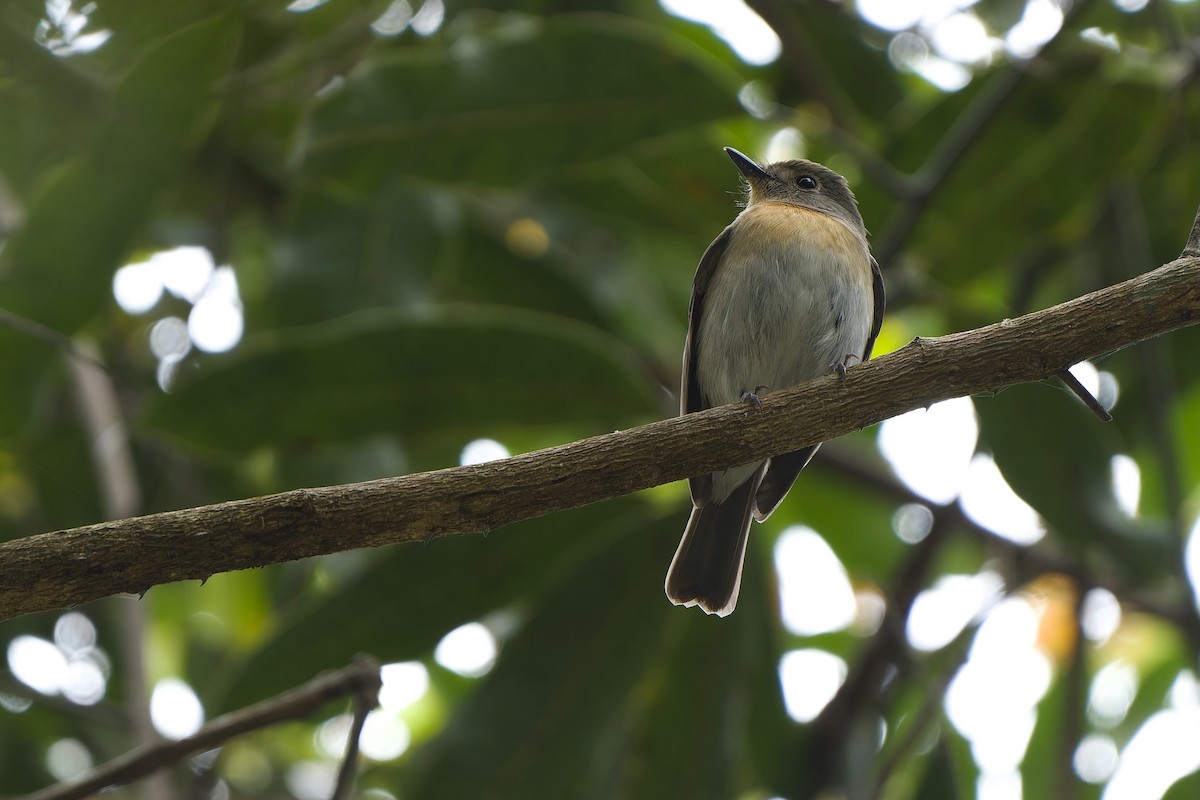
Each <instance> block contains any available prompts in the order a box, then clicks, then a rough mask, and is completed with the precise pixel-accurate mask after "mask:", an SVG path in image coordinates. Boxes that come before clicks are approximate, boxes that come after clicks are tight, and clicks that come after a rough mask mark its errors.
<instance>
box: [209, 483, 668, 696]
mask: <svg viewBox="0 0 1200 800" xmlns="http://www.w3.org/2000/svg"><path fill="white" fill-rule="evenodd" d="M645 513H646V507H645V506H644V504H642V503H639V502H637V501H634V500H628V499H622V500H617V501H613V502H610V503H598V504H595V505H591V506H587V507H585V508H580V509H575V510H573V511H568V512H564V513H561V514H555V515H553V516H548V517H541V518H539V519H534V520H529V521H527V522H523V523H520V524H518V525H513V526H511V527H510V528H506V529H505V530H504V531H501V532H499V533H496V534H494V535H489V536H458V537H453V538H441V539H438V540H436V541H433V542H430V543H429V544H426V545H415V544H408V545H399V546H396V547H391V548H388V549H386V550H383V551H380V552H379V554H378V556H373V557H372V559H371V564H370V566H369V567H367V568H366V569H365V570H363V571H362V572H361V573H359V574H357V575H354V576H352V577H350V578H348V579H347V580H346V581H345V582H344V583H343V584H342V585H341V586H339V587H338V588H337V590H335V591H334V592H332V593H330V594H327V595H324V596H319V597H313V598H312V600H311V602H309V603H308V604H306V606H305V607H304V609H303V610H301V611H298V612H293V613H291V614H289V615H288V616H287V618H286V622H285V624H284V627H283V628H282V629H281V630H280V631H279V633H278V634H276V635H275V636H273V637H271V638H270V639H269V640H267V641H266V642H265V643H264V644H263V646H262V647H260V648H259V649H257V650H255V651H254V652H253V653H252V654H250V655H249V656H248V657H246V658H245V659H244V660H243V659H238V660H234V661H231V662H230V663H229V664H228V665H227V666H226V669H225V672H224V674H222V675H221V676H219V677H218V679H217V680H216V682H215V685H214V686H211V687H209V688H208V691H209V693H210V695H211V696H212V698H213V701H214V702H216V703H217V704H218V706H219V707H220V708H222V709H224V710H230V709H234V708H239V707H241V706H244V705H246V704H248V703H252V702H255V701H257V700H260V699H262V698H265V697H270V696H272V695H274V694H277V693H279V692H281V691H284V690H285V689H287V688H288V687H290V686H295V685H298V684H300V683H302V682H304V681H306V680H308V679H309V678H311V677H312V676H313V675H315V674H316V673H318V672H320V671H321V670H323V669H327V668H328V667H329V665H330V664H338V663H345V662H348V661H349V660H350V659H351V658H353V657H354V655H355V654H356V653H361V652H367V653H370V654H371V655H373V656H375V657H376V658H378V659H380V660H381V661H382V662H385V663H386V662H392V661H405V660H412V659H418V658H424V657H426V656H427V655H428V654H429V653H430V652H431V651H432V650H433V647H434V645H436V644H437V643H438V641H439V640H440V639H441V637H442V636H444V635H445V634H446V633H448V632H449V631H450V630H452V629H453V628H456V627H458V626H459V625H462V624H464V623H467V622H471V621H474V620H478V619H480V618H482V617H483V616H485V615H486V614H488V613H490V612H493V611H495V610H497V609H499V608H504V607H508V606H511V605H513V604H514V603H522V602H529V601H530V599H531V598H536V597H537V595H538V594H539V592H540V591H541V590H542V589H543V588H544V587H545V585H546V584H547V583H548V582H550V581H552V580H555V579H557V578H559V577H561V575H562V574H563V572H564V571H566V570H568V569H573V568H574V564H575V562H576V561H578V560H579V559H580V558H581V557H583V555H584V554H586V553H589V552H590V551H592V550H593V549H595V548H596V546H597V544H598V543H600V542H603V541H605V540H606V539H608V538H611V534H612V533H613V530H614V527H616V526H618V525H619V527H620V530H624V528H625V527H626V526H628V525H629V524H630V520H638V519H640V518H641V517H643V516H644V515H645ZM664 569H665V566H664ZM431 575H436V576H438V579H437V580H436V581H430V580H429V576H431ZM481 587H486V591H481ZM535 602H536V600H535ZM664 602H665V601H664ZM313 631H321V632H322V633H321V646H320V647H319V648H314V647H313Z"/></svg>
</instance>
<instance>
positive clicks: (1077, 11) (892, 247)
mask: <svg viewBox="0 0 1200 800" xmlns="http://www.w3.org/2000/svg"><path fill="white" fill-rule="evenodd" d="M1093 2H1094V0H1080V2H1077V3H1074V4H1073V5H1072V7H1071V8H1070V10H1069V11H1067V13H1066V16H1065V18H1064V19H1063V24H1062V26H1061V27H1060V28H1059V29H1058V33H1056V34H1055V37H1054V39H1051V40H1050V41H1049V42H1047V43H1046V44H1045V45H1043V47H1042V52H1045V51H1046V50H1047V49H1048V48H1050V47H1052V46H1053V45H1054V44H1055V42H1056V41H1057V40H1058V39H1059V38H1061V37H1062V35H1063V33H1064V32H1066V31H1067V30H1069V29H1070V28H1071V26H1072V24H1073V23H1074V22H1075V20H1077V19H1078V18H1079V17H1080V15H1082V14H1083V13H1084V12H1085V11H1086V10H1087V9H1088V7H1089V6H1091V4H1092V3H1093ZM1027 74H1028V70H1027V68H1026V64H1025V63H1024V62H1020V61H1014V62H1012V63H1010V64H1009V65H1008V66H1007V67H1005V68H1004V70H1003V71H1001V72H1000V73H998V74H997V75H995V76H994V77H992V79H991V80H990V82H989V83H988V85H987V86H985V87H984V88H983V90H982V91H981V92H980V94H979V96H978V97H976V98H975V99H974V100H973V101H972V103H971V105H970V106H969V107H968V108H967V109H966V111H964V112H963V113H962V114H961V115H960V116H959V117H958V119H956V120H955V122H954V125H953V126H952V127H951V128H950V130H949V132H947V134H946V135H945V136H944V137H943V138H942V139H941V141H940V142H939V143H938V147H937V150H935V151H934V153H933V155H932V156H930V158H929V160H928V161H927V162H926V163H925V165H924V166H922V167H921V169H920V171H919V172H918V173H917V174H916V176H915V181H916V186H917V189H916V191H915V192H914V193H913V194H912V195H911V196H910V197H909V199H908V200H907V201H906V202H905V203H903V204H902V205H901V207H900V210H899V211H897V212H896V214H895V215H894V217H893V218H892V219H891V220H890V221H889V222H888V226H887V230H886V231H885V232H884V234H883V236H882V237H880V241H879V244H878V246H877V247H876V248H875V257H876V258H877V259H879V263H880V264H889V263H891V261H892V259H893V258H895V256H896V254H897V253H899V252H900V248H901V247H902V246H903V244H904V241H905V239H907V238H908V235H909V234H910V233H912V231H913V229H914V228H915V227H916V225H917V222H918V221H919V220H920V219H921V216H922V215H923V214H924V213H925V209H926V207H927V206H928V205H929V203H930V201H931V200H932V199H933V196H934V194H936V193H937V191H938V189H939V188H941V186H942V184H943V183H944V182H945V180H946V178H947V177H948V176H949V175H950V173H951V171H953V169H954V168H955V167H956V166H958V164H959V162H960V160H961V159H962V157H963V156H964V155H966V153H967V151H968V150H969V149H970V148H971V146H972V145H974V144H975V143H976V142H977V141H978V140H979V138H980V136H981V135H982V133H983V132H984V130H986V129H987V127H988V126H989V125H990V124H991V122H992V120H994V119H995V118H996V115H997V114H998V113H999V111H1000V109H1001V108H1003V107H1004V104H1005V103H1006V102H1008V99H1009V98H1010V97H1011V96H1012V94H1013V92H1014V91H1016V89H1017V87H1018V86H1020V84H1021V83H1022V81H1024V79H1025V77H1026V75H1027Z"/></svg>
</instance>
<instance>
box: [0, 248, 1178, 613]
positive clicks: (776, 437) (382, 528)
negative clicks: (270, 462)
mask: <svg viewBox="0 0 1200 800" xmlns="http://www.w3.org/2000/svg"><path fill="white" fill-rule="evenodd" d="M1197 322H1200V258H1196V257H1190V258H1180V259H1177V260H1175V261H1173V262H1171V263H1169V264H1166V265H1164V266H1162V267H1160V268H1158V269H1156V270H1154V271H1152V272H1149V273H1146V274H1145V275H1141V276H1138V277H1136V278H1133V279H1131V280H1128V281H1125V282H1123V283H1119V284H1117V285H1115V286H1110V287H1108V288H1106V289H1101V290H1099V291H1096V292H1092V293H1090V294H1087V295H1084V296H1082V297H1079V298H1076V299H1074V300H1070V301H1068V302H1066V303H1062V304H1061V305H1057V306H1054V307H1052V308H1048V309H1045V310H1043V311H1038V312H1035V313H1032V314H1027V315H1025V316H1022V317H1018V318H1017V319H1011V320H1003V321H1002V322H998V323H995V324H993V325H988V326H986V327H983V328H978V329H976V330H973V331H966V332H963V333H955V334H951V335H949V336H942V337H939V338H936V339H915V340H913V341H912V342H911V343H909V344H908V345H906V346H905V347H903V348H901V349H900V350H897V351H896V352H893V353H889V354H887V355H885V356H883V357H881V358H878V359H873V360H871V361H869V362H867V363H866V364H862V365H860V366H856V367H853V368H852V369H850V370H849V371H848V372H847V373H846V375H845V377H839V376H837V375H830V376H828V377H825V378H820V379H817V380H814V381H810V382H809V383H805V384H802V385H800V386H796V387H793V388H791V389H787V390H784V391H779V392H775V393H772V394H769V395H767V396H766V397H764V398H763V399H762V405H761V408H754V407H751V406H749V405H748V404H745V403H733V404H730V405H726V406H721V407H719V408H713V409H709V410H706V411H702V412H699V413H695V414H688V415H686V416H682V417H675V418H672V419H666V420H662V421H659V422H654V423H651V424H649V425H644V426H642V427H639V428H634V429H631V430H626V431H617V432H615V433H610V434H606V435H604V436H597V437H593V438H591V439H584V440H582V441H578V442H573V443H571V444H566V445H562V446H559V447H553V448H549V449H546V450H540V451H537V452H534V453H527V454H524V455H518V456H514V457H512V458H508V459H505V460H503V461H495V462H490V463H486V464H477V465H472V466H467V467H456V468H452V469H443V470H438V471H436V472H427V473H421V474H416V475H405V476H401V477H397V478H384V479H381V480H375V481H368V482H365V483H356V484H349V485H346V486H332V487H324V488H318V489H297V490H294V491H289V492H284V493H282V494H276V495H269V496H266V497H256V498H251V499H247V500H236V501H233V502H227V503H218V504H216V505H210V506H202V507H199V508H192V509H185V510H182V511H168V512H164V513H161V514H152V515H149V516H144V517H135V518H132V519H126V520H120V521H116V522H105V523H100V524H97V525H89V526H85V527H82V528H73V529H70V530H65V531H59V532H55V533H44V534H39V535H36V536H30V537H27V538H24V539H16V540H13V541H9V542H5V543H3V544H0V620H3V619H10V618H12V617H15V616H19V615H21V614H27V613H31V612H35V611H45V610H49V609H53V608H60V607H62V606H66V605H73V604H76V603H82V602H85V601H88V600H93V599H96V598H98V597H104V596H106V595H110V594H114V593H117V592H135V593H141V592H144V591H146V590H147V589H148V588H150V587H151V586H154V585H156V584H159V583H167V582H170V581H178V580H189V579H190V580H204V579H206V578H207V577H208V576H210V575H211V574H213V573H215V572H225V571H229V570H235V569H248V568H251V567H259V566H263V565H266V564H276V563H280V562H283V561H291V560H295V559H300V558H306V557H309V556H316V555H323V554H327V553H333V552H339V551H343V550H350V549H354V548H360V547H379V546H382V545H387V544H395V543H397V542H411V541H425V540H429V539H433V538H437V537H439V536H449V535H451V534H462V533H483V532H487V531H491V530H495V529H496V528H499V527H502V526H504V525H509V524H512V523H514V522H518V521H521V520H525V519H530V518H532V517H538V516H541V515H543V514H549V513H551V512H554V511H562V510H564V509H568V508H575V507H578V506H582V505H586V504H588V503H594V502H597V501H600V500H607V499H610V498H614V497H619V496H621V495H625V494H629V493H631V492H636V491H639V490H641V489H646V488H649V487H652V486H658V485H660V484H663V483H668V482H671V481H676V480H681V479H683V478H687V477H689V476H691V475H700V474H703V473H705V472H711V471H714V470H718V469H725V468H727V467H729V466H730V465H734V464H744V463H748V462H751V461H755V460H758V459H762V458H767V457H770V456H774V455H779V454H780V453H787V452H791V451H793V450H798V449H800V448H801V447H804V446H806V445H810V444H813V443H815V442H821V441H826V440H829V439H834V438H837V437H838V436H841V435H843V434H846V433H849V432H851V431H854V430H858V429H861V428H864V427H866V426H868V425H873V424H875V423H877V422H880V421H882V420H885V419H888V418H889V417H893V416H895V415H897V414H901V413H904V412H906V411H910V410H912V409H915V408H922V407H925V406H928V405H930V404H931V403H935V402H938V401H941V400H947V399H949V398H952V397H961V396H963V395H969V394H976V393H981V392H996V391H999V390H1000V389H1003V388H1004V387H1006V386H1012V385H1014V384H1018V383H1027V382H1031V381H1040V380H1045V379H1046V378H1049V377H1050V376H1052V375H1055V374H1056V373H1058V372H1059V371H1060V370H1063V369H1066V368H1067V367H1069V366H1070V365H1072V364H1075V363H1077V362H1079V361H1082V360H1084V359H1088V358H1096V357H1099V356H1102V355H1104V354H1106V353H1110V352H1112V351H1114V350H1119V349H1121V348H1123V347H1127V346H1129V345H1131V344H1135V343H1137V342H1140V341H1143V340H1145V339H1149V338H1151V337H1154V336H1158V335H1160V334H1163V333H1167V332H1169V331H1173V330H1177V329H1179V328H1183V327H1186V326H1188V325H1193V324H1195V323H1197ZM1050 402H1053V400H1051V401H1050Z"/></svg>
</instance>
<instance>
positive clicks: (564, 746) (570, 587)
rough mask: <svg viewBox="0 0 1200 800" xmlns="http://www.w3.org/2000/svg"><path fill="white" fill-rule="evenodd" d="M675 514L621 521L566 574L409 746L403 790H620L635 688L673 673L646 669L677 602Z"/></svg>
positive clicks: (533, 793)
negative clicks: (671, 595) (669, 588)
mask: <svg viewBox="0 0 1200 800" xmlns="http://www.w3.org/2000/svg"><path fill="white" fill-rule="evenodd" d="M675 523H676V521H675V520H673V519H672V520H670V521H669V522H668V523H665V524H646V525H645V527H644V528H642V529H640V530H631V531H630V532H629V535H626V536H622V537H620V538H619V539H617V540H616V541H614V542H613V543H612V544H611V545H610V546H608V547H606V548H604V549H603V550H601V551H600V552H597V553H596V554H595V556H594V557H593V558H590V559H587V560H586V561H584V562H583V563H581V564H580V565H579V568H578V569H576V570H575V571H573V572H572V573H570V574H569V575H567V576H565V578H564V580H562V581H561V582H560V583H559V584H558V586H556V587H555V589H554V590H553V591H551V592H550V593H549V594H548V595H547V596H546V597H545V598H544V600H543V601H542V602H541V603H539V604H538V605H537V607H536V609H535V610H534V612H533V614H532V616H531V617H530V619H529V621H528V623H527V624H526V625H525V626H524V627H523V628H522V629H521V630H520V632H519V633H518V634H517V635H516V636H515V637H514V638H513V639H512V640H511V641H509V642H508V643H507V644H506V645H505V646H504V648H503V649H502V651H501V653H500V658H499V660H498V661H497V663H496V666H495V668H494V669H493V671H492V672H491V673H490V674H489V675H488V676H487V678H486V679H485V680H484V683H483V684H482V685H481V686H480V687H479V688H478V689H477V690H476V691H475V692H474V693H473V694H471V695H470V696H469V697H468V698H467V699H466V700H465V701H464V702H463V704H462V705H461V706H460V707H459V709H458V710H457V712H456V713H455V714H454V716H453V717H452V718H451V720H450V722H449V723H448V725H447V727H446V729H445V731H443V732H442V734H441V735H440V736H438V737H437V738H436V739H434V740H432V741H431V742H429V743H428V744H426V745H425V746H424V747H423V748H421V749H419V750H418V751H416V752H414V753H413V761H412V763H411V767H410V770H409V771H408V773H407V774H406V781H405V782H406V787H405V792H404V794H405V796H411V797H438V798H442V799H443V800H453V799H454V798H460V797H461V798H502V797H518V796H520V797H577V798H600V797H615V796H620V792H619V787H620V786H621V784H622V783H624V782H625V781H626V780H628V779H629V777H630V776H629V775H628V774H627V773H626V772H625V770H624V769H622V768H621V766H622V765H623V766H624V767H628V766H629V765H628V764H625V763H624V755H625V754H624V748H625V744H626V741H627V735H628V731H629V728H630V726H631V725H632V724H634V723H635V721H636V714H637V712H638V710H639V707H640V706H641V704H642V702H643V694H644V693H645V692H652V691H654V687H655V686H661V685H662V684H663V682H665V681H669V680H671V679H672V677H671V676H669V675H667V674H660V673H656V672H655V671H656V670H657V669H658V666H657V665H656V664H655V659H656V656H657V655H658V654H659V652H660V648H661V647H662V646H663V645H664V644H666V641H664V636H670V628H669V626H668V620H669V619H671V618H672V617H674V620H672V621H676V622H677V621H678V620H679V615H682V614H683V613H687V612H684V611H681V610H678V609H675V608H673V607H672V606H671V605H670V603H668V602H667V600H666V599H665V598H664V597H663V593H662V574H663V570H664V569H665V565H666V561H665V559H664V554H665V548H664V547H663V546H662V545H663V541H664V538H665V537H668V536H671V537H673V536H674V535H675V534H677V533H678V531H677V530H676V524H675ZM668 641H669V640H668ZM651 673H654V674H651ZM647 680H650V682H651V683H650V685H649V686H648V685H647V684H646V681H647ZM681 733H682V732H681ZM659 766H660V765H657V764H653V763H647V764H646V765H645V768H646V769H657V768H659Z"/></svg>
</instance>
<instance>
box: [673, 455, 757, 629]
mask: <svg viewBox="0 0 1200 800" xmlns="http://www.w3.org/2000/svg"><path fill="white" fill-rule="evenodd" d="M764 466H765V465H764ZM762 476H763V469H762V468H759V470H758V471H757V472H755V473H754V475H753V476H752V477H751V478H750V479H749V480H747V481H746V482H745V483H743V484H742V485H740V486H738V487H737V488H736V489H734V490H733V492H731V493H730V495H729V496H728V497H726V498H725V499H724V500H722V501H720V502H717V501H715V500H710V501H709V502H708V503H706V504H705V505H703V506H698V507H696V508H694V509H692V516H691V517H690V518H689V519H688V524H687V528H686V529H685V530H684V532H683V538H682V539H680V541H679V549H678V550H676V551H675V558H674V559H672V560H671V567H670V569H668V570H667V582H666V589H667V597H668V598H670V600H671V602H672V603H674V604H675V605H677V606H700V608H702V609H704V611H705V612H707V613H709V614H716V615H717V616H719V617H724V616H728V615H729V614H730V613H731V612H732V611H733V608H734V606H735V605H737V599H738V591H739V590H740V589H741V585H742V562H743V561H744V560H745V557H746V540H747V538H748V537H749V533H750V512H751V509H752V507H753V500H754V495H755V492H757V491H758V485H759V483H760V482H761V481H762Z"/></svg>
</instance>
